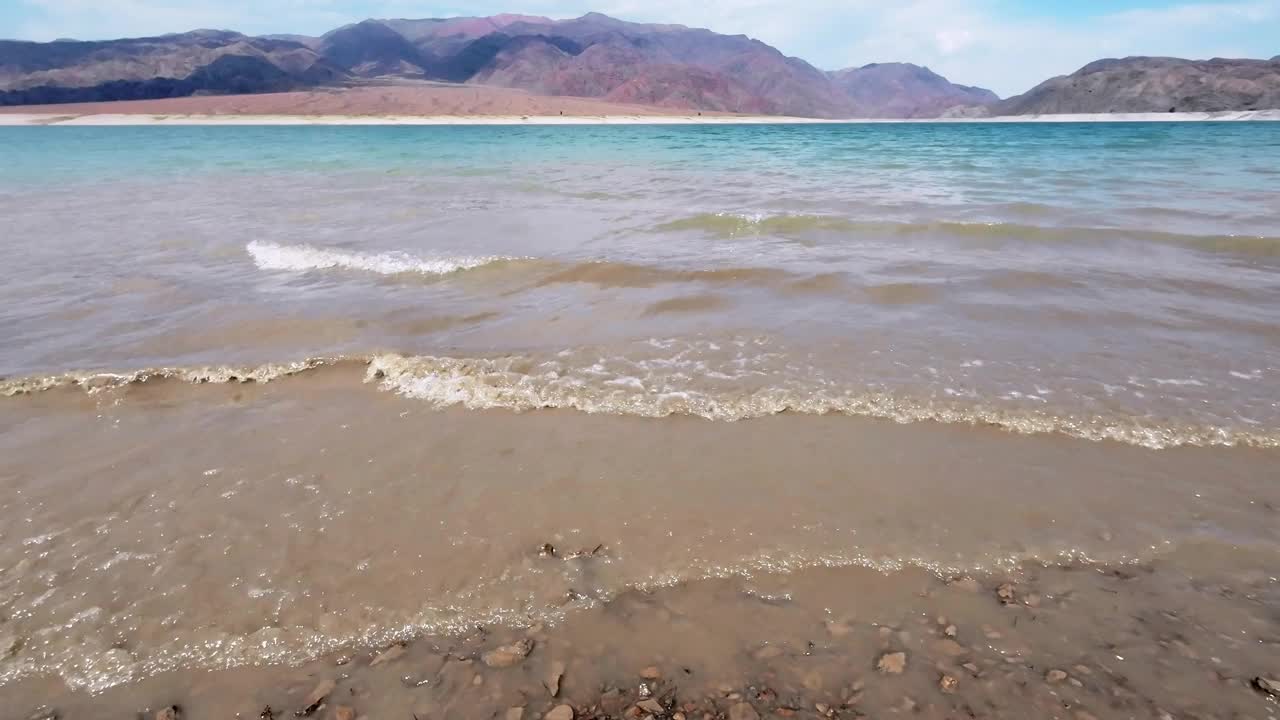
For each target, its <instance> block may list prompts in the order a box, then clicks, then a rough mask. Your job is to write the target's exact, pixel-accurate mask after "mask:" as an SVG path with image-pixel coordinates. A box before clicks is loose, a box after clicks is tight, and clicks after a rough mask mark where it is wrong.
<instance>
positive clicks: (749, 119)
mask: <svg viewBox="0 0 1280 720" xmlns="http://www.w3.org/2000/svg"><path fill="white" fill-rule="evenodd" d="M1250 120H1258V121H1261V120H1280V110H1259V111H1249V112H1226V113H1111V114H1092V115H1019V116H1011V117H993V118H938V119H923V120H886V119H874V118H841V119H820V118H802V117H785V116H777V115H734V114H729V113H713V112H694V111H690V110H681V109H677V108H669V107H655V106H648V105H625V104H619V103H611V102H603V101H600V100H593V99H590V98H578V97H568V96H545V95H535V94H532V93H528V92H524V91H521V90H514V89H508V88H495V87H482V86H472V85H439V84H415V85H389V86H371V87H352V88H339V89H332V90H315V91H305V92H290V93H267V94H260V95H220V96H219V95H214V96H200V97H183V98H169V99H163V100H137V101H128V102H109V103H71V104H66V105H44V106H19V107H7V108H0V126H3V125H59V126H61V125H69V126H76V125H95V126H108V125H520V124H526V125H638V124H647V125H658V124H662V125H676V124H679V125H693V124H807V123H900V122H910V123H956V122H959V123H969V122H996V123H998V122H1005V123H1008V122H1046V123H1053V122H1204V121H1250Z"/></svg>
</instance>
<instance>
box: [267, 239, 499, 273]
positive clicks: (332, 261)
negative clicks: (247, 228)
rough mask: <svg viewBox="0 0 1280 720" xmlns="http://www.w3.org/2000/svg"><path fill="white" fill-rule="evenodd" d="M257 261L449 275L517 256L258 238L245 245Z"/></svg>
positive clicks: (272, 265)
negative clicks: (360, 248)
mask: <svg viewBox="0 0 1280 720" xmlns="http://www.w3.org/2000/svg"><path fill="white" fill-rule="evenodd" d="M245 249H246V250H247V251H248V252H249V255H250V256H251V257H253V262H254V263H255V264H257V266H258V267H259V268H261V269H263V270H290V271H295V272H305V271H309V270H332V269H342V270H363V271H365V272H372V273H377V274H379V275H405V274H418V275H448V274H450V273H455V272H458V271H460V270H471V269H473V268H478V267H481V266H484V265H489V264H491V263H496V262H504V261H508V260H515V259H516V258H512V257H505V256H498V255H467V256H461V257H446V258H419V257H414V256H413V255H409V254H407V253H402V252H387V253H377V254H369V253H358V252H349V251H346V250H334V249H329V248H318V247H313V246H311V245H280V244H278V243H273V242H265V241H262V240H254V241H252V242H250V243H249V244H248V245H246V246H245Z"/></svg>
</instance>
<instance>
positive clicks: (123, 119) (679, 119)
mask: <svg viewBox="0 0 1280 720" xmlns="http://www.w3.org/2000/svg"><path fill="white" fill-rule="evenodd" d="M1242 121H1280V111H1277V110H1267V111H1254V112H1237V113H1116V114H1089V115H1014V116H1005V117H993V118H940V119H924V120H897V119H890V120H885V119H865V118H849V119H843V120H825V119H816V118H797V117H784V116H777V115H693V114H672V115H642V114H602V115H290V114H279V115H247V114H246V115H232V114H209V115H205V114H190V115H166V114H143V113H109V112H104V113H86V114H73V113H63V114H54V113H16V112H4V113H0V126H15V125H57V126H140V125H171V126H183V125H186V126H190V125H241V126H255V125H262V126H266V125H773V124H778V125H782V124H842V123H847V124H885V123H1053V122H1242Z"/></svg>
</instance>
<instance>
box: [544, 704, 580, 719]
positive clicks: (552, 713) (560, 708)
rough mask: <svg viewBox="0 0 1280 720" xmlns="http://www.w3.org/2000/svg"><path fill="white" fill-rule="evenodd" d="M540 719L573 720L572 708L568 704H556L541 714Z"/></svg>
mask: <svg viewBox="0 0 1280 720" xmlns="http://www.w3.org/2000/svg"><path fill="white" fill-rule="evenodd" d="M542 720H573V708H572V707H570V706H568V705H557V706H555V707H553V708H551V709H550V710H548V711H547V714H546V715H543V716H542Z"/></svg>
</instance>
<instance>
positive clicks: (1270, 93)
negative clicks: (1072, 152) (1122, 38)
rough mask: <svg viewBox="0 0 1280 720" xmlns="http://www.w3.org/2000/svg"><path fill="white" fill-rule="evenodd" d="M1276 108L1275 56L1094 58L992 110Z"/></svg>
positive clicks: (1279, 63)
mask: <svg viewBox="0 0 1280 720" xmlns="http://www.w3.org/2000/svg"><path fill="white" fill-rule="evenodd" d="M1272 108H1280V57H1276V58H1272V59H1270V60H1224V59H1221V58H1214V59H1212V60H1183V59H1180V58H1164V57H1129V58H1123V59H1109V60H1098V61H1097V62H1092V63H1089V64H1088V65H1085V66H1084V67H1083V68H1081V69H1080V70H1078V71H1076V72H1075V73H1072V74H1071V75H1064V76H1061V77H1056V78H1053V79H1051V80H1047V81H1045V82H1043V83H1041V84H1040V85H1037V86H1036V87H1034V88H1032V89H1031V90H1030V91H1029V92H1026V93H1024V94H1022V95H1018V96H1016V97H1012V98H1009V99H1008V100H1005V101H1004V102H1002V103H1000V104H998V105H996V106H995V107H994V108H993V111H994V112H997V113H1000V114H1006V115H1028V114H1035V113H1121V112H1123V113H1134V112H1218V111H1227V110H1266V109H1272Z"/></svg>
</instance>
